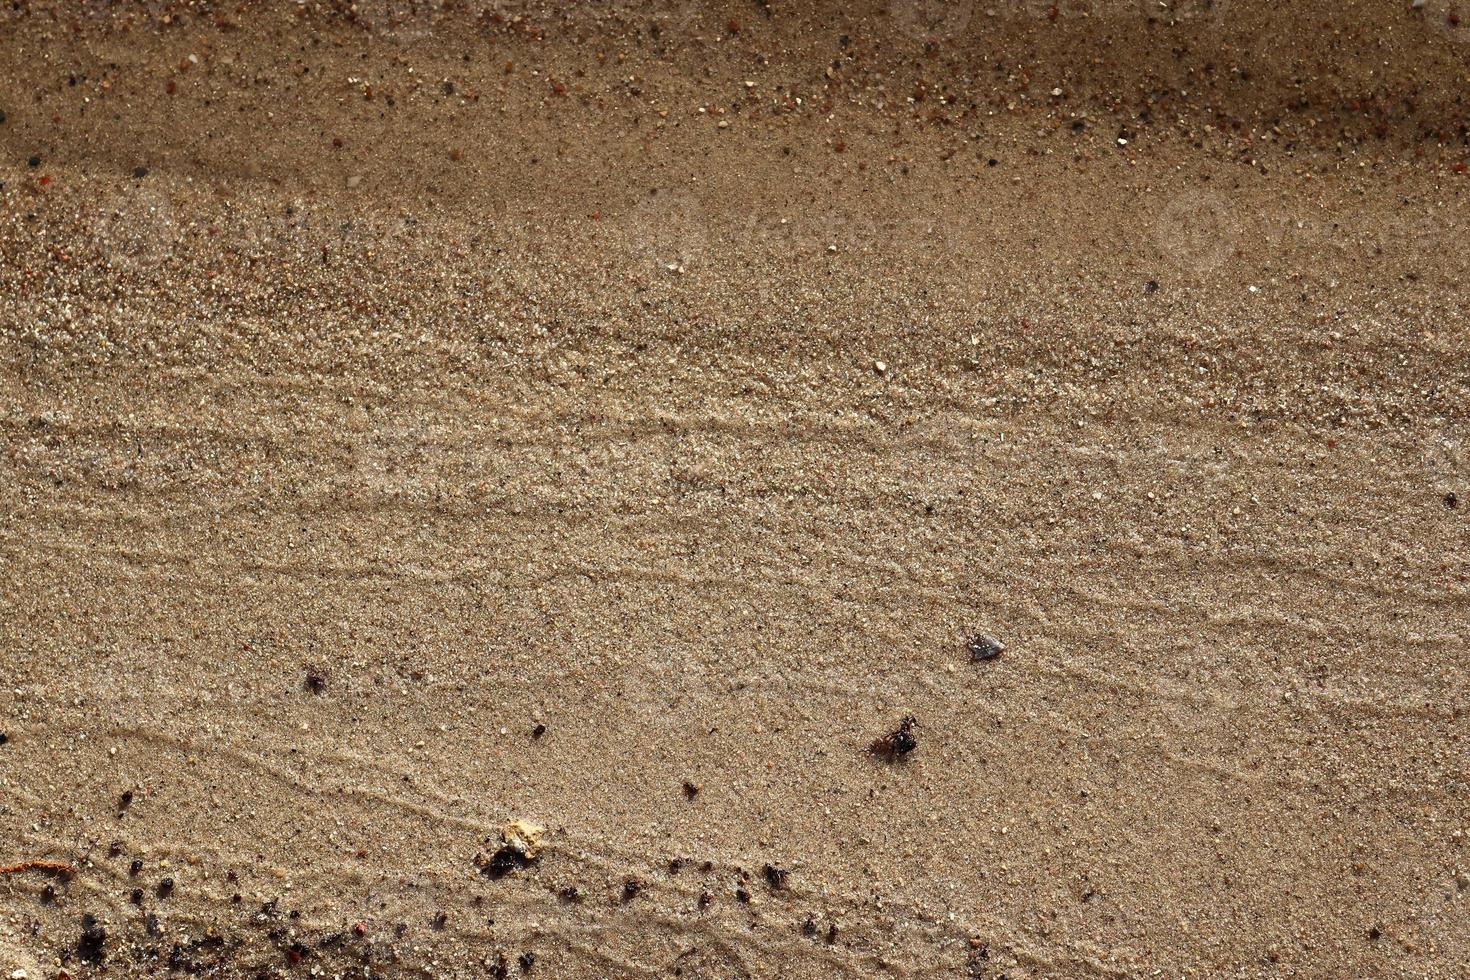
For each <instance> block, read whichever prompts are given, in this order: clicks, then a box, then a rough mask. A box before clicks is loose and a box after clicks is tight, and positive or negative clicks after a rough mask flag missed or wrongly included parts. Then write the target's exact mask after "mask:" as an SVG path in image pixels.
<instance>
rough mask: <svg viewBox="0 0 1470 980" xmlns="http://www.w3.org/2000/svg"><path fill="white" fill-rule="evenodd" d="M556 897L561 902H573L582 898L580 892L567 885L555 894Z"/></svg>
mask: <svg viewBox="0 0 1470 980" xmlns="http://www.w3.org/2000/svg"><path fill="white" fill-rule="evenodd" d="M556 897H557V898H559V899H561V900H562V901H563V902H575V901H577V900H578V899H580V898H581V897H582V892H581V891H580V890H578V888H577V886H576V885H567V886H566V887H565V888H563V889H562V890H561V891H559V892H557V893H556Z"/></svg>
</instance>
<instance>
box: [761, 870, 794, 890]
mask: <svg viewBox="0 0 1470 980" xmlns="http://www.w3.org/2000/svg"><path fill="white" fill-rule="evenodd" d="M761 873H762V874H764V875H765V876H766V884H768V885H770V886H771V891H773V892H778V891H780V890H781V889H783V888H785V887H786V879H787V878H789V877H791V872H790V871H788V870H786V869H785V868H778V867H776V866H775V865H774V864H768V865H766V866H765V868H764V869H762V872H761Z"/></svg>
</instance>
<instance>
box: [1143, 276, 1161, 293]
mask: <svg viewBox="0 0 1470 980" xmlns="http://www.w3.org/2000/svg"><path fill="white" fill-rule="evenodd" d="M1143 291H1144V292H1146V293H1156V292H1158V291H1159V281H1158V280H1157V279H1150V280H1149V281H1148V282H1146V283H1144V284H1143Z"/></svg>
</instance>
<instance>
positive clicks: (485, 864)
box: [475, 844, 531, 881]
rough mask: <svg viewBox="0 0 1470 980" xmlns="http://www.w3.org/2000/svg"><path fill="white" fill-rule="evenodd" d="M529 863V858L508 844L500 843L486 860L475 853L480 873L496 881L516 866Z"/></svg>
mask: <svg viewBox="0 0 1470 980" xmlns="http://www.w3.org/2000/svg"><path fill="white" fill-rule="evenodd" d="M530 863H531V859H530V858H528V857H526V855H525V854H523V853H522V852H521V851H520V850H518V849H516V848H514V847H512V846H510V845H509V844H502V845H501V846H500V848H499V849H498V850H497V851H496V852H495V853H494V854H492V855H490V859H489V860H488V861H487V860H485V859H484V858H483V857H481V856H480V855H475V864H476V865H477V866H478V867H479V869H480V873H481V874H483V875H486V876H487V877H490V878H494V879H496V880H497V881H498V880H499V879H501V878H504V877H505V876H506V875H508V874H510V873H511V872H512V871H515V870H516V869H518V868H524V867H527V866H528V865H530Z"/></svg>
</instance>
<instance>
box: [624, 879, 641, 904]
mask: <svg viewBox="0 0 1470 980" xmlns="http://www.w3.org/2000/svg"><path fill="white" fill-rule="evenodd" d="M642 890H643V882H641V881H639V880H638V879H637V878H629V879H628V880H627V881H625V882H623V901H625V902H631V901H633V899H635V898H637V897H638V893H639V892H641V891H642Z"/></svg>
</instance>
